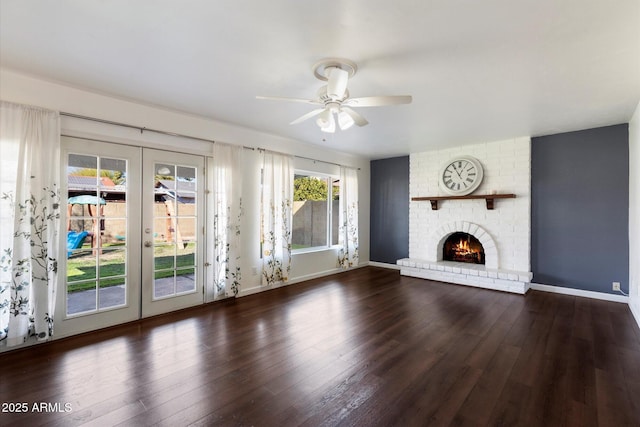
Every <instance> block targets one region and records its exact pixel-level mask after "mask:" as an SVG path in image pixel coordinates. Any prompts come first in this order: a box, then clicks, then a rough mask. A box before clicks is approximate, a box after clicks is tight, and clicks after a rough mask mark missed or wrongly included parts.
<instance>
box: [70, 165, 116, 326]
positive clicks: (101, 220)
mask: <svg viewBox="0 0 640 427" xmlns="http://www.w3.org/2000/svg"><path fill="white" fill-rule="evenodd" d="M126 178H127V161H126V160H122V159H115V158H108V157H100V156H88V155H79V154H69V157H68V168H67V188H68V194H67V196H68V205H67V215H68V219H67V314H69V315H73V314H80V313H92V312H96V311H100V310H104V309H111V308H114V307H120V306H124V305H125V304H126V296H125V295H126V285H127V283H126V280H125V275H126V259H127V243H126V229H127V209H126V192H127V183H126Z"/></svg>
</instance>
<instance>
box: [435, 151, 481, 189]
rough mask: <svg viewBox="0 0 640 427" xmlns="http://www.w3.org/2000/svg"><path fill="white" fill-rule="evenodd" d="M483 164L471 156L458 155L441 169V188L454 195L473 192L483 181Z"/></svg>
mask: <svg viewBox="0 0 640 427" xmlns="http://www.w3.org/2000/svg"><path fill="white" fill-rule="evenodd" d="M482 177H483V171H482V164H481V163H480V161H479V160H478V159H476V158H475V157H471V156H458V157H455V158H453V159H451V160H449V161H448V162H446V163H445V164H444V166H443V167H442V169H441V171H440V180H439V184H440V188H441V189H442V191H444V192H445V193H447V194H451V195H453V196H466V195H467V194H471V193H473V192H474V191H475V190H476V188H478V186H479V185H480V183H482Z"/></svg>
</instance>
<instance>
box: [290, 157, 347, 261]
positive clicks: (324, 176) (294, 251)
mask: <svg viewBox="0 0 640 427" xmlns="http://www.w3.org/2000/svg"><path fill="white" fill-rule="evenodd" d="M299 175H303V176H308V177H313V178H322V179H325V180H326V181H327V191H328V193H329V194H327V231H326V240H325V242H326V243H325V244H324V245H321V246H310V247H308V248H298V249H292V250H291V253H292V254H301V253H308V252H318V251H325V250H327V249H331V248H334V247H337V246H338V242H337V241H336V242H332V235H331V234H332V233H331V232H332V229H333V225H334V224H333V214H332V213H333V203H334V200H333V183H334V182H335V181H337V180H339V179H340V177H339V176H337V175H332V174H327V173H322V172H314V171H309V170H304V169H294V172H293V176H294V179H293V185H294V186H295V177H296V176H299ZM294 192H295V187H294V188H293V191H292V194H293V193H294ZM338 202H339V200H338ZM292 221H293V219H292ZM292 225H293V224H292ZM292 238H293V236H292Z"/></svg>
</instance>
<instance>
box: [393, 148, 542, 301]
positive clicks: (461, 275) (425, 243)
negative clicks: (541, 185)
mask: <svg viewBox="0 0 640 427" xmlns="http://www.w3.org/2000/svg"><path fill="white" fill-rule="evenodd" d="M459 155H471V156H473V157H476V158H477V159H478V160H480V162H481V163H482V166H483V168H484V179H483V182H482V184H481V185H480V187H479V188H478V189H477V190H476V191H475V192H474V193H473V194H474V195H484V194H492V193H497V194H504V193H514V194H515V195H516V196H515V198H511V199H496V200H495V201H494V209H493V210H489V209H487V206H486V203H485V200H483V199H479V200H468V199H466V200H443V201H439V202H438V209H437V210H432V208H431V203H429V202H428V201H411V203H410V208H409V258H405V259H401V260H398V265H399V266H400V271H401V274H404V275H408V276H414V277H421V278H425V279H431V280H439V281H443V282H451V283H457V284H463V285H468V286H477V287H483V288H489V289H497V290H502V291H508V292H515V293H522V294H523V293H525V292H526V291H527V290H528V289H529V282H530V281H531V277H532V274H531V261H530V246H531V217H530V215H531V214H530V210H531V199H530V193H531V185H530V182H531V140H530V138H529V137H524V138H516V139H510V140H505V141H497V142H489V143H484V144H476V145H470V146H464V147H457V148H454V149H445V150H437V151H429V152H422V153H414V154H411V156H410V175H409V180H410V183H409V192H410V197H412V198H413V197H431V196H445V195H446V194H444V193H443V192H442V190H440V188H439V187H438V175H439V172H440V169H441V167H442V165H443V164H444V163H445V162H446V161H447V160H449V159H451V158H453V157H455V156H459ZM455 232H465V233H469V234H471V235H473V236H475V237H476V238H477V239H478V240H479V241H480V243H482V246H483V248H484V251H485V264H484V265H480V264H469V263H461V262H452V261H443V260H442V252H443V250H442V245H443V243H444V241H445V240H446V238H447V237H448V236H450V235H451V234H453V233H455Z"/></svg>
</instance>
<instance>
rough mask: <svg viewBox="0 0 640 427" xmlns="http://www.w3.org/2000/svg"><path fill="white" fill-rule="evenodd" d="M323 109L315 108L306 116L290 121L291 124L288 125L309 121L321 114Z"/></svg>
mask: <svg viewBox="0 0 640 427" xmlns="http://www.w3.org/2000/svg"><path fill="white" fill-rule="evenodd" d="M324 110H325V109H324V108H316V109H315V110H313V111H310V112H308V113H307V114H305V115H304V116H302V117H298V118H297V119H295V120H294V121H292V122H291V123H289V124H290V125H296V124H298V123H300V122H304V121H305V120H307V119H310V118H311V117H313V116H317V115H318V114H320V113H322V112H323V111H324Z"/></svg>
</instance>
